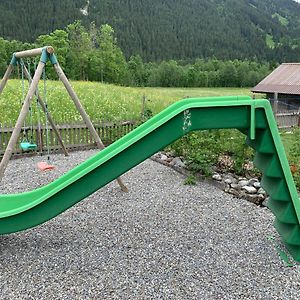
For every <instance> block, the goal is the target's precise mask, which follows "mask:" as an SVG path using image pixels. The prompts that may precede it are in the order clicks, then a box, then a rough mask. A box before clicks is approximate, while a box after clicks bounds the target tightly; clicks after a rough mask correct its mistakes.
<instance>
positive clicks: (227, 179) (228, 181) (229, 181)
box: [224, 178, 232, 184]
mask: <svg viewBox="0 0 300 300" xmlns="http://www.w3.org/2000/svg"><path fill="white" fill-rule="evenodd" d="M224 182H225V183H227V184H231V183H232V180H231V179H230V178H226V179H225V180H224Z"/></svg>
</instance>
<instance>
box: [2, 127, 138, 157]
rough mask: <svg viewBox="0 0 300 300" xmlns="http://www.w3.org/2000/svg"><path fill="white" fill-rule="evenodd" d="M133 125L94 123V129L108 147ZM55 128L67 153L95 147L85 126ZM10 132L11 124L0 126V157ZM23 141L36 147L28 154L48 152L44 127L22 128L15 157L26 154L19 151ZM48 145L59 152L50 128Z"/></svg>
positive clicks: (51, 149) (59, 149)
mask: <svg viewBox="0 0 300 300" xmlns="http://www.w3.org/2000/svg"><path fill="white" fill-rule="evenodd" d="M135 125H136V124H135V122H133V121H125V122H121V123H118V124H115V123H112V122H95V124H94V127H95V129H96V131H97V133H98V134H99V136H100V138H101V140H102V141H103V143H104V144H105V145H108V144H111V143H113V142H114V141H116V140H117V139H119V138H121V137H122V136H124V135H126V134H127V133H128V132H130V131H131V130H133V129H134V127H135ZM57 128H58V131H59V133H60V135H61V137H62V139H63V141H64V144H65V147H66V148H67V149H68V150H69V151H73V150H84V149H91V148H95V147H96V143H95V141H94V139H93V138H92V136H91V134H90V131H89V130H88V128H87V127H86V125H85V124H70V125H57ZM12 132H13V126H12V124H3V125H0V157H1V156H2V155H3V154H4V151H5V149H6V147H7V144H8V142H9V139H10V137H11V134H12ZM31 137H32V139H31ZM24 139H28V140H30V141H31V142H33V143H35V144H36V145H37V146H38V148H37V150H36V151H33V152H29V154H36V153H40V154H42V153H46V152H47V151H48V147H47V130H46V128H45V126H33V127H32V128H31V127H24V128H23V130H22V133H21V134H20V137H19V142H18V144H17V145H16V147H15V149H14V152H13V155H14V156H15V157H16V156H22V155H26V154H28V153H25V152H23V151H22V150H21V149H20V143H21V142H22V140H24ZM48 144H49V149H50V151H51V152H52V153H53V152H57V153H59V152H61V146H60V145H59V143H58V140H57V138H56V136H55V133H54V132H53V130H52V128H51V127H49V128H48Z"/></svg>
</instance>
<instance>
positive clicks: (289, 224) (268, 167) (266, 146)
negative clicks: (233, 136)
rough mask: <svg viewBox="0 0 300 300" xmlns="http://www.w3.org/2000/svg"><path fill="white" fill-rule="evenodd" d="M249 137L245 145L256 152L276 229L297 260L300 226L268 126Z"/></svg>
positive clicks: (255, 163)
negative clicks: (253, 136) (252, 138)
mask: <svg viewBox="0 0 300 300" xmlns="http://www.w3.org/2000/svg"><path fill="white" fill-rule="evenodd" d="M249 135H250V134H248V136H247V139H246V143H247V144H248V145H249V146H250V147H252V148H253V149H254V150H255V152H256V153H255V157H254V165H255V166H256V167H257V168H258V169H259V170H260V171H261V172H262V180H261V186H262V187H263V188H264V190H265V191H266V192H267V194H268V195H269V201H268V207H269V208H270V210H271V211H272V212H273V213H274V215H275V228H276V229H277V231H278V232H279V234H280V235H281V236H282V239H283V241H284V243H285V245H286V247H287V248H288V250H289V251H290V253H291V254H292V256H293V257H294V259H296V260H298V261H299V260H300V227H299V221H298V218H297V214H296V210H295V207H294V204H293V199H292V196H291V195H292V193H291V191H290V189H289V187H288V183H287V179H286V176H285V174H284V170H283V167H282V163H281V161H280V158H279V154H278V151H277V149H276V145H275V142H274V139H273V137H272V133H271V131H270V129H269V128H268V127H266V128H263V129H259V130H256V135H255V139H254V140H251V139H250V137H249Z"/></svg>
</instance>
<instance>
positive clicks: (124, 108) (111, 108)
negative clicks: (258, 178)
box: [0, 79, 300, 187]
mask: <svg viewBox="0 0 300 300" xmlns="http://www.w3.org/2000/svg"><path fill="white" fill-rule="evenodd" d="M71 84H72V86H73V88H74V90H75V91H76V93H77V95H78V96H79V98H80V99H81V102H82V104H83V106H84V107H85V109H86V111H87V113H88V114H89V115H90V117H91V119H92V121H94V122H95V121H99V120H100V121H113V122H119V121H126V120H131V121H137V122H139V121H140V120H141V111H142V106H143V99H146V101H144V102H145V107H144V111H145V112H147V113H148V114H147V117H150V116H151V115H155V114H156V113H158V112H160V111H161V110H163V109H164V108H165V107H167V106H169V105H170V104H172V103H174V102H176V101H178V100H180V99H184V98H194V97H215V96H230V95H231V96H233V95H248V96H251V91H250V88H149V87H147V88H140V87H139V88H135V87H122V86H117V85H112V84H103V83H99V82H84V81H73V82H71ZM27 89H28V84H27V86H25V90H27ZM46 91H47V93H46V99H47V103H48V107H49V111H50V112H51V114H52V116H53V118H54V120H55V122H56V123H57V124H72V123H78V122H81V117H80V115H79V114H78V112H77V111H76V109H75V106H74V104H73V102H72V101H71V99H70V98H69V96H68V94H67V91H66V90H65V88H64V86H63V84H62V83H61V82H59V81H47V86H46ZM39 92H40V95H41V96H42V98H43V99H45V94H44V86H43V82H41V83H40V85H39ZM22 98H23V93H22V83H21V81H20V80H16V79H14V80H10V81H9V82H8V85H7V86H6V88H5V89H4V91H3V93H2V95H1V96H0V112H1V113H0V124H9V125H10V124H11V126H13V123H14V122H15V121H16V119H17V117H18V114H19V112H20V109H21V104H22V101H23V99H22ZM35 102H36V101H33V105H32V111H33V123H36V122H37V121H38V115H39V113H38V106H37V105H36V103H35ZM41 115H42V114H41ZM40 120H41V122H42V123H44V120H45V118H44V117H42V118H40ZM27 124H29V116H28V117H27ZM215 135H217V136H218V138H217V139H216V136H215ZM229 136H230V137H232V136H235V137H236V143H234V145H231V144H228V142H226V141H228V140H230V139H229ZM281 136H282V140H283V143H284V146H285V148H286V152H287V156H288V158H289V161H290V163H291V164H296V165H298V164H299V161H300V150H299V149H300V145H299V130H295V131H293V132H292V133H288V134H287V133H285V132H282V133H281ZM243 141H244V136H243V135H241V134H239V133H235V132H233V131H226V132H225V131H224V133H223V131H218V132H216V133H209V134H207V133H203V134H201V133H199V134H198V135H196V136H194V135H190V136H189V137H186V138H184V139H181V140H180V141H178V142H176V143H174V144H173V145H171V146H170V147H171V149H172V150H173V151H175V152H178V154H179V155H182V156H185V157H186V158H188V159H189V160H190V161H192V162H193V164H194V167H195V168H196V169H201V170H202V172H204V173H209V172H210V170H211V167H212V166H213V165H216V163H217V160H218V157H219V156H220V155H221V154H222V153H229V152H230V153H235V154H234V156H235V157H234V160H235V162H236V164H235V170H234V171H235V172H236V173H243V170H242V169H241V165H242V164H243V163H244V161H245V160H248V159H249V160H251V159H252V156H253V153H252V152H251V151H248V150H245V148H244V147H243V144H244V142H243ZM227 144H228V145H227ZM190 145H193V146H190ZM226 145H227V146H226ZM195 146H196V147H195ZM226 147H227V148H226ZM199 148H201V149H202V150H201V151H200V152H199V151H198V149H199ZM294 178H295V180H296V183H297V186H298V187H300V170H299V169H298V168H297V172H296V173H295V174H294Z"/></svg>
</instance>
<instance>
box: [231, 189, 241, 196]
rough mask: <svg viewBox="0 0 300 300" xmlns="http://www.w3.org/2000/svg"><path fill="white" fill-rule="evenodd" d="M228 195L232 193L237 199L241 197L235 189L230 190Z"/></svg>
mask: <svg viewBox="0 0 300 300" xmlns="http://www.w3.org/2000/svg"><path fill="white" fill-rule="evenodd" d="M228 193H230V194H232V195H234V196H236V197H239V196H240V195H239V192H238V191H237V190H235V189H233V188H231V189H229V190H228Z"/></svg>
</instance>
